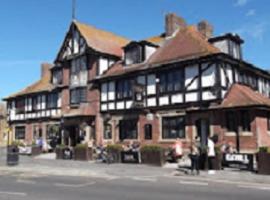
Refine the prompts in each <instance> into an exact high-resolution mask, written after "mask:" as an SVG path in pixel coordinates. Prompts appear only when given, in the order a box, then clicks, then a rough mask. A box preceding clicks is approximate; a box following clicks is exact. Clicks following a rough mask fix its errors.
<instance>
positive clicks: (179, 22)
mask: <svg viewBox="0 0 270 200" xmlns="http://www.w3.org/2000/svg"><path fill="white" fill-rule="evenodd" d="M165 20H166V21H165V30H166V37H170V36H172V35H173V34H174V32H175V31H176V30H178V29H181V27H186V26H187V24H186V21H185V20H184V19H183V18H182V17H179V16H177V15H176V14H175V13H169V14H167V15H166V18H165Z"/></svg>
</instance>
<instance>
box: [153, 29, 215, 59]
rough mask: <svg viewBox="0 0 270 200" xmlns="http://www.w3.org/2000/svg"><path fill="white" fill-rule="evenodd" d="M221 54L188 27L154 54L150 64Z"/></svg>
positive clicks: (194, 30)
mask: <svg viewBox="0 0 270 200" xmlns="http://www.w3.org/2000/svg"><path fill="white" fill-rule="evenodd" d="M219 52H220V51H219V50H218V49H217V48H216V47H214V46H213V45H211V44H210V43H209V42H208V41H207V40H206V39H205V37H203V35H202V34H201V33H200V32H199V31H198V30H197V29H196V28H195V27H193V26H188V27H186V28H182V29H180V30H179V31H178V33H176V35H175V37H173V38H172V39H169V40H167V41H166V42H165V43H164V45H163V46H162V47H161V48H159V49H158V50H157V51H156V53H155V54H153V56H152V57H151V58H150V60H149V63H152V64H153V63H155V64H156V63H162V62H166V61H171V60H176V59H188V58H193V57H199V56H205V55H209V54H213V53H219Z"/></svg>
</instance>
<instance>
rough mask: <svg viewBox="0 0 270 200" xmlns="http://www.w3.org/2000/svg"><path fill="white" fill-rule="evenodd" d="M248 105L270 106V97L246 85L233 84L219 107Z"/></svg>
mask: <svg viewBox="0 0 270 200" xmlns="http://www.w3.org/2000/svg"><path fill="white" fill-rule="evenodd" d="M246 106H270V99H269V98H267V97H265V96H263V95H262V94H260V93H258V92H256V91H254V90H253V89H251V88H250V87H248V86H246V85H240V84H233V85H232V86H231V88H230V89H229V91H228V92H227V94H226V95H225V97H224V99H223V101H222V103H221V105H220V106H219V107H222V108H232V107H246Z"/></svg>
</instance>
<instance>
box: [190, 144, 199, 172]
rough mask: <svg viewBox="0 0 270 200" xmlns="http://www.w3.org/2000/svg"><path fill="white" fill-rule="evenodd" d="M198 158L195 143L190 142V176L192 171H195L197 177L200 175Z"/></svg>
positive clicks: (197, 149)
mask: <svg viewBox="0 0 270 200" xmlns="http://www.w3.org/2000/svg"><path fill="white" fill-rule="evenodd" d="M199 156H200V153H199V148H198V146H197V144H196V143H195V142H192V143H191V146H190V159H191V174H194V170H196V173H197V175H199V174H200V170H199Z"/></svg>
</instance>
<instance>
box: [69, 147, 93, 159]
mask: <svg viewBox="0 0 270 200" xmlns="http://www.w3.org/2000/svg"><path fill="white" fill-rule="evenodd" d="M92 159H93V150H92V148H76V147H75V148H74V160H79V161H88V160H92Z"/></svg>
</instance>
